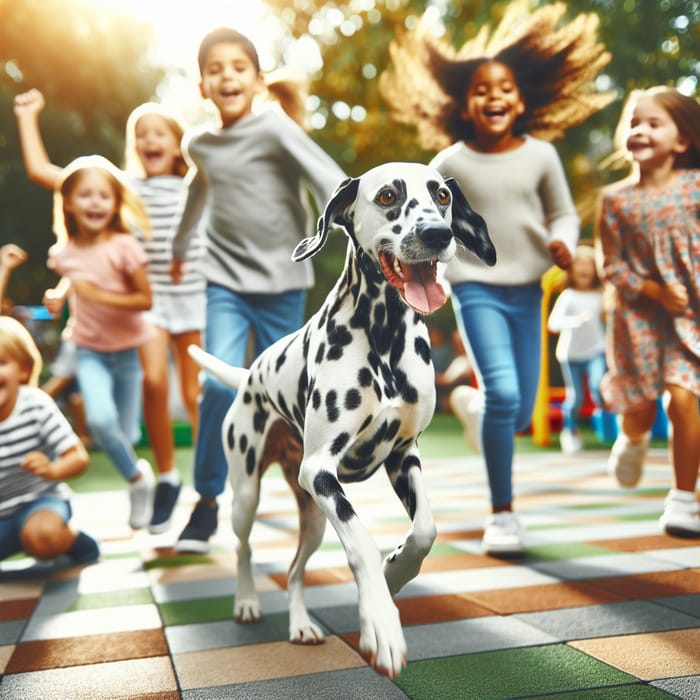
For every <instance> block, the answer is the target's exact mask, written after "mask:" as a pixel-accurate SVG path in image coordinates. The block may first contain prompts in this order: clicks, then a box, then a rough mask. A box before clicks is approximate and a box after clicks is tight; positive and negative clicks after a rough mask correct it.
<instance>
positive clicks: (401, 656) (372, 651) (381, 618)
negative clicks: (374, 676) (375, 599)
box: [360, 603, 406, 680]
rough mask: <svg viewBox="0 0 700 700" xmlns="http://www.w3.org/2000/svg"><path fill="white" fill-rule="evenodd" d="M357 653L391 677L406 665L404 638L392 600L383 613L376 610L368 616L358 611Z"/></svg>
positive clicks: (395, 675) (377, 669) (375, 668)
mask: <svg viewBox="0 0 700 700" xmlns="http://www.w3.org/2000/svg"><path fill="white" fill-rule="evenodd" d="M385 607H388V606H385ZM360 654H362V656H363V657H364V658H365V659H367V661H368V662H369V664H370V665H371V666H372V668H374V670H375V671H376V672H377V673H380V674H381V675H383V676H388V677H389V678H391V679H392V680H393V679H395V678H397V677H398V675H399V674H400V673H401V671H402V669H403V668H405V666H406V640H405V639H404V636H403V630H402V629H401V620H400V619H399V611H398V610H397V608H396V606H395V605H394V604H393V603H391V609H385V610H384V611H382V614H378V610H375V611H374V614H373V615H372V616H371V617H370V618H365V616H364V615H363V614H362V612H360Z"/></svg>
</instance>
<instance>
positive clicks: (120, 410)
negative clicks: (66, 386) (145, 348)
mask: <svg viewBox="0 0 700 700" xmlns="http://www.w3.org/2000/svg"><path fill="white" fill-rule="evenodd" d="M141 380H142V374H141V364H140V362H139V354H138V350H137V349H136V348H130V349H128V350H119V351H118V352H97V351H95V350H88V349H87V348H81V347H79V348H78V385H79V386H80V393H81V394H82V395H83V401H84V402H85V416H86V419H87V424H88V429H89V430H90V434H91V435H92V437H93V438H94V440H95V442H96V443H97V445H98V446H99V447H100V448H101V449H102V450H103V451H104V452H105V453H106V455H107V456H108V457H109V458H110V459H111V460H112V462H113V464H114V466H115V467H116V468H117V469H118V470H119V473H120V474H121V475H122V476H123V477H124V478H125V479H126V480H127V481H131V480H132V479H133V478H134V477H136V476H137V474H138V473H139V472H138V468H137V466H136V459H137V457H136V453H135V452H134V448H133V445H134V443H136V442H138V440H139V437H140V416H141Z"/></svg>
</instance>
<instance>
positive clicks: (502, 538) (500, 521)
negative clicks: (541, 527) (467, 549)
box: [481, 510, 525, 556]
mask: <svg viewBox="0 0 700 700" xmlns="http://www.w3.org/2000/svg"><path fill="white" fill-rule="evenodd" d="M524 540H525V528H523V526H522V524H521V523H520V518H518V516H517V515H516V514H515V513H512V512H511V511H509V510H504V511H501V512H500V513H493V514H492V515H490V516H489V517H488V518H486V522H485V523H484V536H483V538H482V540H481V548H482V549H483V551H484V552H485V553H486V554H500V555H504V556H508V555H517V554H522V553H523V552H524V551H525V542H524Z"/></svg>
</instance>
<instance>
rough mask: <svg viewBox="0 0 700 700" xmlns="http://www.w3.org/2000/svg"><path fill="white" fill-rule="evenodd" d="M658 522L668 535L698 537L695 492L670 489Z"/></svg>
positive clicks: (699, 520)
mask: <svg viewBox="0 0 700 700" xmlns="http://www.w3.org/2000/svg"><path fill="white" fill-rule="evenodd" d="M659 523H660V524H661V527H662V528H663V529H664V530H665V531H666V532H667V533H668V534H669V535H675V536H676V537H700V504H698V499H697V496H696V495H695V493H694V492H693V491H679V490H678V489H671V490H670V491H669V492H668V495H667V496H666V500H665V501H664V512H663V515H662V516H661V517H660V518H659Z"/></svg>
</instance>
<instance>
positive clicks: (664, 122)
mask: <svg viewBox="0 0 700 700" xmlns="http://www.w3.org/2000/svg"><path fill="white" fill-rule="evenodd" d="M626 146H627V150H628V151H629V152H630V154H631V155H632V158H633V159H634V160H635V161H636V162H637V163H638V164H639V167H640V169H641V170H642V172H645V171H652V170H655V169H658V168H661V167H664V166H670V165H672V164H673V161H674V160H675V158H676V156H677V155H678V154H679V153H683V152H685V150H686V149H687V148H688V141H687V140H686V139H684V138H683V137H682V136H681V135H680V133H679V131H678V127H677V126H676V124H675V122H674V121H673V119H672V118H671V115H670V114H669V113H668V112H667V111H666V110H665V109H664V108H663V107H661V106H660V105H659V104H658V103H657V102H656V100H654V98H653V97H642V98H641V99H640V100H639V102H637V104H636V106H635V108H634V111H633V113H632V118H631V120H630V131H629V135H628V137H627V142H626Z"/></svg>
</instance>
